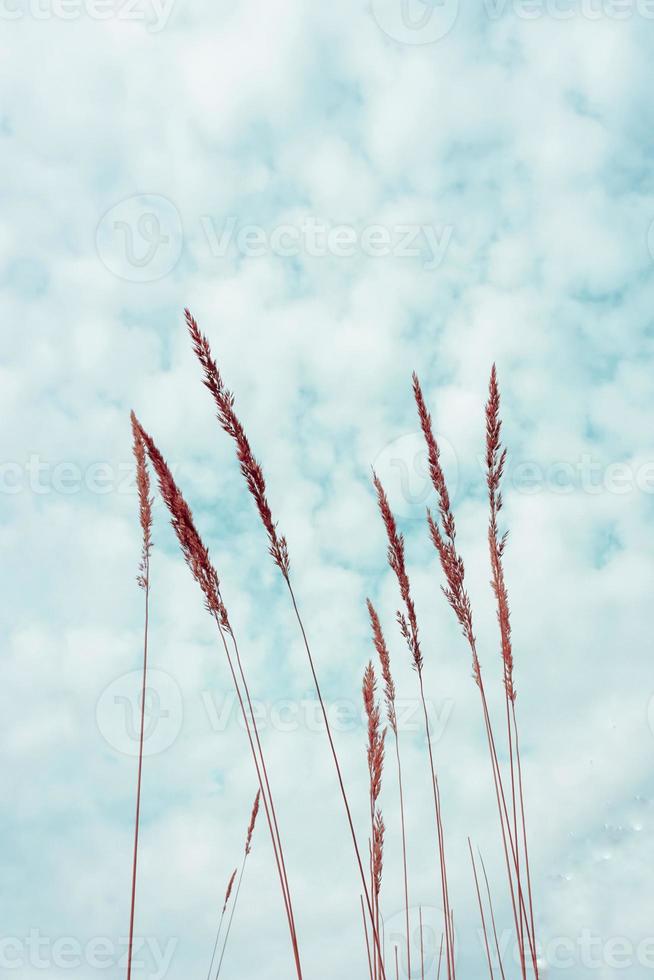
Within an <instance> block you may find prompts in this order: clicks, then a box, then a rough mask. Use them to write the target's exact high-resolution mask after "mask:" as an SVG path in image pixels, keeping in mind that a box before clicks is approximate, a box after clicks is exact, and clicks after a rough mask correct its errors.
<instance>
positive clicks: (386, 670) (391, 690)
mask: <svg viewBox="0 0 654 980" xmlns="http://www.w3.org/2000/svg"><path fill="white" fill-rule="evenodd" d="M366 601H367V605H368V614H369V616H370V625H371V627H372V639H373V643H374V645H375V649H376V650H377V654H378V656H379V662H380V664H381V670H382V677H383V679H384V701H385V702H386V716H387V718H388V724H389V725H390V726H391V731H392V732H393V735H394V737H395V757H396V760H397V779H398V785H399V791H400V824H401V829H402V865H403V871H404V917H405V927H406V963H407V968H406V975H407V977H410V976H411V931H410V925H409V874H408V871H407V856H406V853H407V852H406V825H405V819H404V789H403V785H402V760H401V758H400V737H399V733H398V730H397V712H396V710H395V682H394V681H393V675H392V674H391V658H390V654H389V652H388V647H387V645H386V640H385V638H384V634H383V631H382V628H381V623H380V621H379V616H378V615H377V611H376V609H375V607H374V606H373V604H372V602H371V601H370V599H367V600H366Z"/></svg>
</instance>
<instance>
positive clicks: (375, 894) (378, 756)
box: [362, 662, 386, 978]
mask: <svg viewBox="0 0 654 980" xmlns="http://www.w3.org/2000/svg"><path fill="white" fill-rule="evenodd" d="M376 689H377V680H376V678H375V670H374V667H373V666H372V662H370V663H369V664H368V666H367V667H366V670H365V673H364V675H363V686H362V693H363V704H364V708H365V712H366V717H367V719H368V748H367V759H368V776H369V782H370V787H369V800H370V894H371V896H372V902H373V912H374V915H375V925H376V928H377V933H378V934H379V893H380V891H381V879H382V864H383V851H384V821H383V820H382V816H381V812H380V811H379V808H378V806H377V801H378V799H379V794H380V793H381V782H382V773H383V770H384V752H385V743H386V729H384V730H383V731H382V730H381V713H380V710H379V705H378V704H377V703H376V700H375V693H376ZM373 967H374V969H373V976H374V977H375V978H376V977H378V976H379V974H380V972H381V967H380V963H379V954H378V953H377V951H375V957H374V963H373Z"/></svg>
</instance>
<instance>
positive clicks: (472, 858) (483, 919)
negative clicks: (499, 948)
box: [468, 837, 494, 980]
mask: <svg viewBox="0 0 654 980" xmlns="http://www.w3.org/2000/svg"><path fill="white" fill-rule="evenodd" d="M468 849H469V851H470V861H471V863H472V873H473V875H474V876H475V889H476V891H477V901H478V903H479V914H480V916H481V927H482V930H483V933H484V945H485V947H486V959H487V960H488V972H489V974H490V978H491V980H493V977H494V973H493V961H492V959H491V953H490V945H489V943H488V930H487V929H486V916H485V915H484V903H483V902H482V900H481V890H480V888H479V878H478V876H477V866H476V864H475V856H474V854H473V853H472V844H471V843H470V838H469V837H468Z"/></svg>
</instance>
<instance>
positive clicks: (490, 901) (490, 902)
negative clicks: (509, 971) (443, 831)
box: [478, 851, 506, 980]
mask: <svg viewBox="0 0 654 980" xmlns="http://www.w3.org/2000/svg"><path fill="white" fill-rule="evenodd" d="M478 854H479V862H480V864H481V870H482V872H483V875H484V881H485V883H486V894H487V895H488V907H489V909H490V916H491V923H492V926H493V938H494V940H495V951H496V953H497V962H498V964H499V968H500V974H501V975H502V980H506V977H505V976H504V965H503V963H502V954H501V952H500V941H499V939H498V938H497V926H496V924H495V910H494V908H493V897H492V895H491V890H490V885H489V884H488V875H487V874H486V865H485V864H484V859H483V857H482V856H481V851H478Z"/></svg>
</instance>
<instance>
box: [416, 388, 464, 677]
mask: <svg viewBox="0 0 654 980" xmlns="http://www.w3.org/2000/svg"><path fill="white" fill-rule="evenodd" d="M413 394H414V397H415V400H416V405H417V408H418V417H419V419H420V426H421V428H422V432H423V435H424V437H425V442H426V443H427V456H428V460H429V475H430V476H431V482H432V484H433V487H434V490H435V491H436V496H437V498H438V510H439V516H440V522H441V525H442V528H443V530H442V532H441V530H440V528H439V526H438V523H437V521H436V520H434V518H433V516H432V514H431V512H430V511H429V510H428V511H427V522H428V524H429V533H430V536H431V539H432V541H433V543H434V547H435V548H436V550H437V552H438V555H439V558H440V562H441V567H442V569H443V572H444V574H445V581H446V582H447V585H446V586H444V587H443V592H444V594H445V598H446V599H447V601H448V602H449V604H450V606H451V607H452V609H453V610H454V614H455V616H456V618H457V620H458V621H459V624H460V626H461V629H462V630H463V635H464V636H465V638H466V639H467V641H468V643H469V644H470V648H471V650H472V673H473V677H474V678H475V681H476V682H477V684H479V678H480V671H481V668H480V665H479V659H478V657H477V652H476V642H475V635H474V631H473V628H472V608H471V605H470V597H469V596H468V593H467V592H466V589H465V567H464V564H463V560H462V558H461V557H460V555H459V553H458V552H457V550H456V543H455V539H456V525H455V523H454V514H453V513H452V507H451V503H450V495H449V493H448V489H447V484H446V482H445V476H444V474H443V469H442V467H441V462H440V450H439V448H438V443H437V442H436V438H435V436H434V432H433V429H432V422H431V415H430V414H429V412H428V411H427V406H426V405H425V399H424V396H423V393H422V388H421V387H420V382H419V380H418V375H417V374H415V372H414V375H413Z"/></svg>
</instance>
